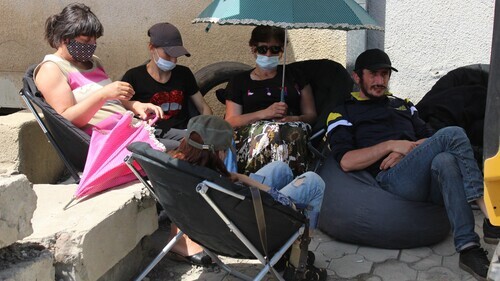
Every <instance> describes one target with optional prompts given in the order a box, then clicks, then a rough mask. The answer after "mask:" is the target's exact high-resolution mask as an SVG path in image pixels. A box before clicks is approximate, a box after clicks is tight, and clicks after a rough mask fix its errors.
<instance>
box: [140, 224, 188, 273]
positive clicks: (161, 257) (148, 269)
mask: <svg viewBox="0 0 500 281" xmlns="http://www.w3.org/2000/svg"><path fill="white" fill-rule="evenodd" d="M183 234H184V233H183V232H182V231H181V230H179V232H178V233H177V235H175V237H174V238H172V240H170V242H168V244H167V245H166V246H165V248H163V250H161V252H160V253H159V254H158V255H157V256H156V258H155V259H154V260H153V261H152V262H151V263H150V264H149V265H148V267H146V269H145V270H144V271H143V272H142V273H141V275H139V276H138V277H137V278H136V279H135V281H142V279H144V277H146V275H148V273H149V272H150V271H151V270H152V269H153V268H154V267H155V266H156V265H157V264H158V263H159V262H160V261H161V259H163V257H164V256H165V255H166V254H167V253H168V252H169V251H170V250H171V249H172V248H173V247H174V245H175V243H177V241H179V239H181V238H182V235H183Z"/></svg>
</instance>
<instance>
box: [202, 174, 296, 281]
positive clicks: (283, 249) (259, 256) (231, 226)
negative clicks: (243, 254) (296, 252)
mask: <svg viewBox="0 0 500 281" xmlns="http://www.w3.org/2000/svg"><path fill="white" fill-rule="evenodd" d="M208 188H212V189H215V190H219V191H223V190H224V189H223V188H221V187H220V186H218V185H217V184H215V183H213V182H209V181H203V182H202V183H200V184H199V185H198V187H197V188H196V191H197V192H198V193H199V194H200V195H201V196H202V197H203V198H204V199H205V201H207V203H208V204H209V205H210V206H211V207H212V209H213V210H214V211H215V212H216V213H217V215H219V217H220V218H221V219H222V220H223V221H224V222H225V223H226V225H227V227H228V228H229V229H230V230H231V232H233V233H234V234H235V235H236V236H237V237H238V239H240V241H241V242H242V243H243V244H244V245H245V246H246V247H247V248H248V250H250V252H252V254H253V255H254V256H255V257H256V258H257V259H258V260H259V261H260V262H261V263H262V264H263V265H264V268H263V269H262V270H261V271H260V272H259V274H258V275H257V277H256V278H255V279H253V280H261V279H263V278H264V276H265V275H266V274H267V272H269V271H271V272H272V273H273V274H274V276H275V277H276V278H277V279H278V280H284V279H283V277H282V276H281V275H280V274H279V273H278V272H277V271H276V270H275V269H274V267H273V266H274V265H275V264H276V263H277V262H278V260H279V259H280V258H281V257H282V256H283V255H284V254H285V252H286V250H287V249H288V248H290V246H291V245H292V244H293V243H294V242H295V240H297V239H298V238H299V236H300V235H301V234H302V233H303V232H304V227H301V228H300V229H299V230H298V231H297V232H296V233H295V234H294V235H292V237H290V238H289V239H288V241H287V242H286V243H285V245H283V247H281V248H280V250H279V251H278V252H277V253H276V254H275V255H274V257H273V258H272V259H271V261H270V262H267V261H266V259H265V258H264V256H263V255H262V254H261V253H260V252H259V251H258V250H257V248H255V246H254V245H253V244H252V243H251V242H250V241H249V240H248V239H247V238H246V237H245V235H244V234H243V233H242V232H241V231H240V230H239V229H238V228H237V227H236V226H235V225H234V224H233V222H232V221H230V220H229V219H228V218H227V217H226V215H225V214H224V213H223V212H222V211H221V210H220V209H219V207H218V206H217V205H216V204H215V203H214V202H213V201H212V199H211V198H210V197H209V196H208V195H207V194H206V192H207V190H208ZM223 192H224V191H223ZM238 196H241V195H238ZM226 267H227V266H226V265H224V266H222V268H223V269H224V270H226V269H225V268H226ZM226 271H227V272H229V273H230V274H232V270H231V269H230V268H229V270H226ZM233 275H234V274H233Z"/></svg>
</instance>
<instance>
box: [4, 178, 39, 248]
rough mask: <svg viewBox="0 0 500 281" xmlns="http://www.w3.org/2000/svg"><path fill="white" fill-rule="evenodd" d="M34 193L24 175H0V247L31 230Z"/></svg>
mask: <svg viewBox="0 0 500 281" xmlns="http://www.w3.org/2000/svg"><path fill="white" fill-rule="evenodd" d="M35 208H36V194H35V192H34V191H33V189H32V187H31V184H30V182H29V181H28V179H27V178H26V176H24V175H14V176H10V177H5V176H2V177H0V248H3V247H6V246H9V245H10V244H12V243H14V242H16V241H17V240H20V239H23V238H24V237H26V236H28V235H30V234H31V233H32V232H33V229H32V227H31V218H32V217H33V212H34V211H35Z"/></svg>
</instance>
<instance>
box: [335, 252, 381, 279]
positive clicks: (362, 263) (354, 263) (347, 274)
mask: <svg viewBox="0 0 500 281" xmlns="http://www.w3.org/2000/svg"><path fill="white" fill-rule="evenodd" d="M372 266H373V262H371V261H368V260H366V259H365V258H364V257H363V256H361V255H346V256H344V257H342V258H340V259H334V260H332V263H331V264H330V267H329V268H330V269H331V270H333V271H335V273H336V274H337V275H338V276H340V277H343V278H353V277H356V276H358V275H360V274H363V273H369V272H371V270H372Z"/></svg>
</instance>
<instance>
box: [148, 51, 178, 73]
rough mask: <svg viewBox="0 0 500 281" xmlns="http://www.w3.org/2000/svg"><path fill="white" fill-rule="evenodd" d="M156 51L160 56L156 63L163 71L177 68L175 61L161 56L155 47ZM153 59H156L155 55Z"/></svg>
mask: <svg viewBox="0 0 500 281" xmlns="http://www.w3.org/2000/svg"><path fill="white" fill-rule="evenodd" d="M155 52H156V55H157V56H158V60H155V63H156V65H157V66H158V68H159V69H161V70H163V71H170V70H172V69H174V68H175V66H176V64H175V63H173V62H171V61H169V60H166V59H163V58H161V57H160V56H159V55H158V51H157V50H156V49H155ZM153 60H154V56H153Z"/></svg>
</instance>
